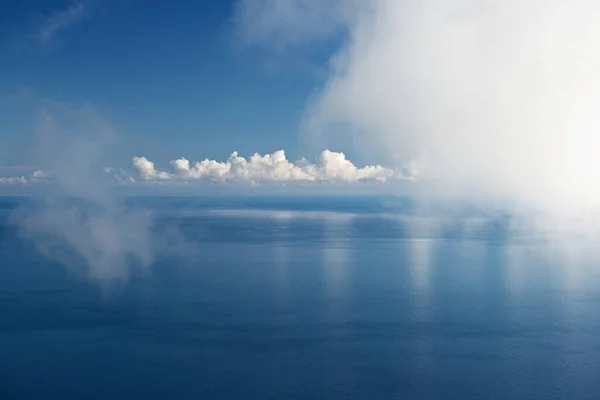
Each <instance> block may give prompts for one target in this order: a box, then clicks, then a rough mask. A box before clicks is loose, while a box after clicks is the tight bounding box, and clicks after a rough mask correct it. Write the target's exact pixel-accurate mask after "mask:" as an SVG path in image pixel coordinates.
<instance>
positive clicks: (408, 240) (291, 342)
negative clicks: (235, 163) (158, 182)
mask: <svg viewBox="0 0 600 400" xmlns="http://www.w3.org/2000/svg"><path fill="white" fill-rule="evenodd" d="M27 201H28V200H27V199H22V198H3V199H1V200H0V210H1V211H0V216H1V219H0V221H1V222H0V224H1V225H0V399H3V400H8V399H48V398H56V399H134V398H140V399H328V400H331V399H368V400H376V399H391V398H396V399H457V400H463V399H502V400H504V399H536V400H537V399H597V398H600V381H599V380H598V372H599V371H600V335H598V332H599V328H600V311H599V305H600V268H598V267H599V266H598V265H597V264H596V263H594V262H593V260H594V258H593V257H592V258H581V259H580V258H571V257H559V256H556V255H554V254H555V253H554V252H553V251H552V250H553V249H552V247H553V244H552V243H549V242H546V241H543V240H536V238H532V237H527V236H518V235H515V234H514V233H512V232H511V231H510V230H509V229H508V228H507V225H506V223H505V220H504V217H503V216H495V217H493V218H492V217H489V216H486V215H484V214H482V213H480V212H478V211H477V210H473V209H468V208H465V209H461V210H460V212H455V213H452V214H451V215H448V216H447V217H446V218H445V219H443V223H441V222H440V217H439V214H435V213H433V214H427V213H418V212H416V211H415V206H414V204H413V202H411V201H409V200H407V199H396V198H345V199H340V198H302V197H294V198H279V197H277V198H236V199H232V198H212V199H194V198H166V197H165V198H144V199H132V200H131V201H130V206H131V207H145V208H148V209H152V210H154V212H155V213H156V215H157V219H156V226H155V227H154V228H153V229H157V230H160V227H161V226H163V225H165V224H167V225H169V226H177V229H178V232H179V233H180V235H181V237H182V238H184V239H185V240H184V243H185V246H183V247H182V248H181V254H175V253H173V252H171V253H165V254H159V255H158V256H157V257H156V259H155V260H154V262H153V263H152V265H151V268H149V269H147V270H144V271H137V272H136V271H134V272H132V273H131V274H130V275H129V276H128V277H127V280H126V281H125V282H120V283H119V284H117V285H114V287H111V288H109V289H107V286H106V285H105V284H103V283H102V282H97V281H95V280H94V279H86V277H84V276H81V274H78V273H77V272H76V271H74V270H73V269H72V268H65V267H64V266H63V265H61V264H60V263H58V262H57V261H53V260H52V259H49V258H46V257H44V256H43V255H42V254H41V253H40V252H38V251H37V250H36V246H35V243H32V242H31V241H29V240H26V239H24V238H22V237H20V236H19V235H18V234H17V231H16V230H15V229H14V227H13V226H12V225H11V224H9V223H8V220H9V216H10V215H11V214H12V213H13V212H14V210H15V209H18V208H19V207H22V204H23V203H26V202H27Z"/></svg>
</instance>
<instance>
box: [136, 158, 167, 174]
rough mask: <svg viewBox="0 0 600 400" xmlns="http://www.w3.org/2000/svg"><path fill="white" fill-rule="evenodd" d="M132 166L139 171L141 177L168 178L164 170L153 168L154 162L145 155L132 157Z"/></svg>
mask: <svg viewBox="0 0 600 400" xmlns="http://www.w3.org/2000/svg"><path fill="white" fill-rule="evenodd" d="M133 167H134V168H135V169H136V170H137V171H138V172H139V174H140V178H142V179H169V178H170V177H171V176H170V175H169V174H168V173H166V172H159V171H157V170H156V169H155V168H154V163H153V162H152V161H150V160H148V159H147V158H146V157H134V158H133Z"/></svg>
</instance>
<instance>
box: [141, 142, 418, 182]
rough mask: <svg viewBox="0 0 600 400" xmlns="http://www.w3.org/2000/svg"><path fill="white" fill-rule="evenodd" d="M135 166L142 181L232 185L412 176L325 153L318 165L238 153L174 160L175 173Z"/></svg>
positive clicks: (148, 163) (146, 165)
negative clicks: (360, 165) (222, 158)
mask: <svg viewBox="0 0 600 400" xmlns="http://www.w3.org/2000/svg"><path fill="white" fill-rule="evenodd" d="M133 167H134V168H135V169H136V170H137V172H138V174H139V176H140V178H141V179H144V180H156V179H159V180H160V179H184V180H185V179H188V180H192V179H204V180H212V181H220V182H225V181H230V182H250V183H259V182H301V181H303V182H317V181H326V182H334V181H343V182H357V181H361V180H371V181H381V182H383V181H386V180H388V179H411V177H409V176H406V175H404V174H402V173H401V172H399V171H394V170H392V169H390V168H385V167H382V166H380V165H369V166H366V167H363V168H358V167H356V166H355V165H354V164H353V163H352V162H350V161H349V160H347V159H346V156H345V155H344V153H336V152H332V151H329V150H325V151H323V152H322V153H321V155H320V157H319V159H318V163H317V164H311V163H310V162H308V161H307V160H306V159H301V160H299V161H297V162H295V163H293V162H290V161H289V160H288V159H287V158H286V155H285V152H284V151H283V150H279V151H276V152H274V153H272V154H265V155H260V154H254V155H253V156H252V157H250V159H246V158H244V157H241V156H239V155H238V153H237V152H234V153H232V154H231V156H230V157H229V158H228V159H227V160H226V161H223V162H219V161H216V160H209V159H206V160H204V161H200V162H196V163H195V164H192V163H190V161H189V160H187V159H185V158H180V159H177V160H174V161H171V167H172V169H173V172H172V173H167V172H159V171H157V170H156V168H155V167H154V163H152V162H151V161H149V160H148V159H147V158H146V157H134V158H133Z"/></svg>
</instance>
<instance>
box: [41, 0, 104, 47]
mask: <svg viewBox="0 0 600 400" xmlns="http://www.w3.org/2000/svg"><path fill="white" fill-rule="evenodd" d="M91 11H92V3H91V2H90V1H86V0H84V1H78V2H74V3H73V4H71V5H70V6H69V7H67V8H65V9H62V10H58V11H55V12H54V13H52V14H50V15H49V16H47V17H46V18H45V19H44V23H43V24H42V26H41V28H40V29H39V31H38V35H37V37H38V39H39V41H40V42H41V43H42V44H48V43H51V42H52V41H53V39H54V38H55V37H56V35H57V34H58V33H59V32H61V31H64V30H66V29H68V28H69V27H71V26H72V25H73V24H75V23H77V22H81V21H83V20H84V19H86V18H89V16H90V15H91Z"/></svg>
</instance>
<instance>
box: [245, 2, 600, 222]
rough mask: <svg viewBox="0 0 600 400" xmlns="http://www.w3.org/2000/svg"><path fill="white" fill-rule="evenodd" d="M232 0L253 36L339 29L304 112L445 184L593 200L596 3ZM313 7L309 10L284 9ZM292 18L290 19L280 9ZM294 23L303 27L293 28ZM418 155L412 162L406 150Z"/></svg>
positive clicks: (303, 37) (462, 190)
mask: <svg viewBox="0 0 600 400" xmlns="http://www.w3.org/2000/svg"><path fill="white" fill-rule="evenodd" d="M363 3H368V4H369V5H370V6H371V8H370V9H368V8H361V7H360V5H357V4H356V3H352V2H348V1H345V0H337V1H333V2H317V1H311V0H272V1H252V0H242V1H241V2H240V4H241V7H242V9H243V7H247V8H250V9H251V10H252V14H248V15H254V16H256V17H254V23H252V22H251V21H244V22H243V24H241V28H238V29H245V30H247V31H249V33H248V35H249V37H251V38H252V39H253V40H254V41H260V42H261V44H264V45H273V46H277V47H278V46H281V44H280V43H278V39H277V37H282V38H284V40H286V39H285V38H287V37H291V38H293V42H294V43H309V42H311V41H314V40H315V39H318V38H319V37H320V36H319V37H315V36H314V35H313V34H312V33H311V32H310V29H309V28H311V27H312V23H313V22H314V21H315V19H314V18H313V16H314V15H320V16H324V17H323V18H319V22H320V23H322V24H325V25H327V26H328V27H329V28H327V27H320V28H319V29H318V32H322V31H327V30H328V29H333V28H336V27H339V26H340V19H339V18H338V17H337V16H336V15H331V12H330V10H332V9H340V8H343V9H345V12H346V13H347V14H348V15H354V17H352V18H349V19H345V20H344V21H345V22H344V23H345V24H346V25H345V26H346V28H347V29H348V35H347V36H346V38H345V40H343V43H342V44H341V46H340V47H339V48H338V49H337V51H336V52H335V54H333V55H332V57H331V61H332V62H331V70H330V73H329V76H328V78H327V81H326V83H325V84H324V85H323V88H322V90H321V92H320V93H318V94H317V96H316V98H315V100H314V102H313V103H312V106H311V107H310V109H309V110H308V112H307V119H308V122H309V123H308V124H307V126H308V127H309V128H310V129H311V130H315V131H318V132H321V133H323V134H327V133H328V132H334V131H335V132H339V127H340V126H344V127H348V129H347V132H349V133H348V134H352V135H357V137H356V139H357V140H358V141H359V142H358V143H359V144H360V146H361V147H365V148H366V149H368V150H369V151H370V152H377V153H379V154H381V156H382V159H386V158H391V157H396V156H399V157H400V158H401V159H402V160H404V161H405V162H408V161H409V160H414V161H415V162H416V163H415V165H414V166H413V168H414V169H416V170H417V171H419V174H420V177H421V178H422V179H421V180H422V181H423V180H427V181H428V182H429V185H430V187H431V188H432V190H435V191H437V192H441V193H443V194H460V195H463V196H465V197H473V196H481V197H483V198H485V199H490V200H493V201H496V200H508V201H509V202H511V203H515V204H518V205H526V206H533V207H536V208H544V209H550V210H553V211H551V212H556V211H560V212H563V211H565V210H569V211H573V212H579V211H578V210H581V209H582V208H581V207H582V206H587V207H597V206H598V205H600V186H599V185H598V182H599V181H600V157H598V149H599V148H600V135H598V132H600V118H598V110H597V108H598V107H597V105H598V104H600V80H598V79H597V76H598V71H600V49H599V47H598V46H597V44H598V43H599V42H600V25H599V24H598V19H599V18H600V3H598V2H597V1H592V0H572V1H569V2H565V1H560V0H549V1H548V0H504V1H487V0H486V1H481V0H455V1H448V0H431V1H418V0H402V1H399V0H373V1H369V2H366V1H364V2H363ZM303 7H311V10H310V13H303V12H299V13H294V15H293V16H291V15H290V14H289V13H288V12H287V11H286V10H290V9H292V10H293V9H303ZM290 20H291V21H292V22H290ZM302 27H305V28H306V29H304V30H303V29H302ZM417 161H418V162H417Z"/></svg>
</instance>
